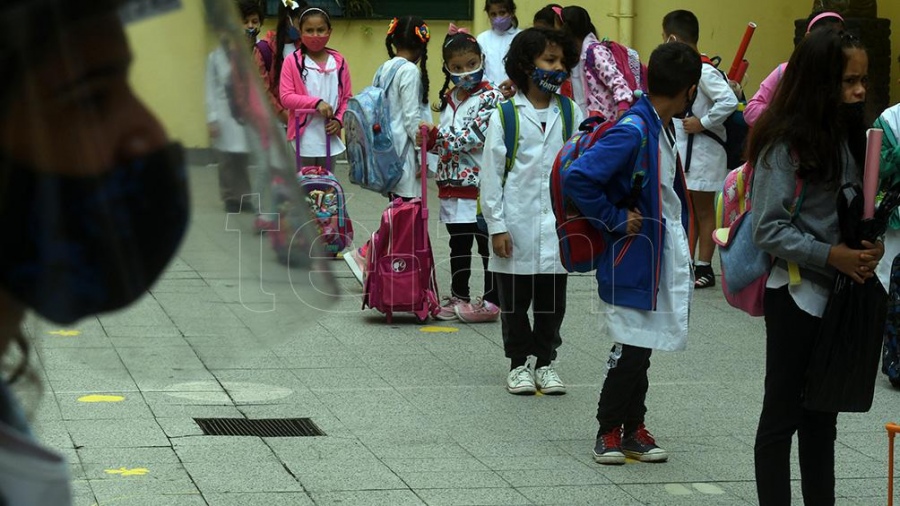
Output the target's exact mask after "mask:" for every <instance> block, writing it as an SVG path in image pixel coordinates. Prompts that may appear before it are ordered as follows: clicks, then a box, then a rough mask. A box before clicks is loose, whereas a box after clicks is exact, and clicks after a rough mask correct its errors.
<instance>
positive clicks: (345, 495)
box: [210, 490, 425, 506]
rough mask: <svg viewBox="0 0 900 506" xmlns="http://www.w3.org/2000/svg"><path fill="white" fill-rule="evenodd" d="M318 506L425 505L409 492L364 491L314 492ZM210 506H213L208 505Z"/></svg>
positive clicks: (314, 498)
mask: <svg viewBox="0 0 900 506" xmlns="http://www.w3.org/2000/svg"><path fill="white" fill-rule="evenodd" d="M311 495H312V498H313V500H315V503H316V504H317V505H318V506H421V505H424V504H425V503H424V502H422V500H421V499H419V497H418V496H417V495H416V494H415V493H414V492H413V491H411V490H364V491H345V492H314V493H313V494H311ZM210 506H213V505H212V504H210Z"/></svg>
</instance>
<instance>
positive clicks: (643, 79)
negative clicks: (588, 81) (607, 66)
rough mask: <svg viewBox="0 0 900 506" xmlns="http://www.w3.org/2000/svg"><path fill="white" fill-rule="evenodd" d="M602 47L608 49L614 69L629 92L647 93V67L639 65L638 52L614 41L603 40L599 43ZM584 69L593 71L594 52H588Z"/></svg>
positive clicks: (594, 62) (594, 65) (594, 63)
mask: <svg viewBox="0 0 900 506" xmlns="http://www.w3.org/2000/svg"><path fill="white" fill-rule="evenodd" d="M600 43H601V44H603V46H604V47H606V48H607V49H609V52H610V53H611V54H612V57H613V61H615V62H616V68H617V69H618V70H619V73H621V74H622V77H624V78H625V82H626V83H628V87H629V88H631V91H633V92H638V91H640V92H641V93H647V66H646V65H644V64H643V63H641V57H640V55H639V54H638V52H637V51H636V50H634V49H632V48H630V47H627V46H623V45H622V44H619V43H618V42H616V41H613V40H609V39H608V38H604V39H603V40H602V41H600ZM584 65H585V68H589V69H593V68H595V67H596V65H597V62H596V61H595V60H594V52H593V51H588V53H587V59H586V61H585V64H584Z"/></svg>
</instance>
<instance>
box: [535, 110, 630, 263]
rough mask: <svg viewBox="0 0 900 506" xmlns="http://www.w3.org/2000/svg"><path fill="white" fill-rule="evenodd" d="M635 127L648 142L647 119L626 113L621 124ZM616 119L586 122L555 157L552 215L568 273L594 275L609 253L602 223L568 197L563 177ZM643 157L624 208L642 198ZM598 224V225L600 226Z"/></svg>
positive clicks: (551, 175) (551, 199)
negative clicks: (586, 213)
mask: <svg viewBox="0 0 900 506" xmlns="http://www.w3.org/2000/svg"><path fill="white" fill-rule="evenodd" d="M618 123H620V124H623V125H632V126H633V127H634V128H637V129H638V131H640V133H641V143H642V144H643V143H644V142H646V139H647V133H646V130H647V128H646V125H645V124H644V120H643V119H641V117H640V116H638V115H636V114H627V113H626V114H625V116H623V117H622V118H621V119H620V120H619V122H618ZM618 123H617V122H616V121H615V120H609V121H607V120H604V119H603V118H601V117H593V118H588V119H586V120H585V121H584V122H583V123H582V124H581V126H580V127H579V128H578V130H579V131H578V133H576V134H575V135H574V136H573V137H572V138H571V139H569V140H568V141H567V142H566V143H565V145H564V146H563V148H562V149H561V150H560V151H559V154H558V155H557V156H556V160H555V161H554V162H553V170H552V172H551V173H550V201H551V202H552V205H553V215H554V216H555V217H556V235H557V236H558V237H559V256H560V261H561V262H562V265H563V267H564V268H565V269H566V271H567V272H591V271H593V270H595V269H596V268H597V263H598V260H599V257H600V255H602V254H603V253H604V252H605V251H606V238H605V237H604V235H603V232H602V231H601V229H602V228H605V225H603V224H600V223H598V224H595V223H594V222H593V220H591V219H590V218H586V217H585V216H584V215H582V214H581V211H579V210H578V208H577V207H576V206H575V204H574V203H573V202H572V199H570V198H569V197H567V196H566V188H565V185H563V174H564V173H565V172H566V171H567V170H569V167H570V166H571V165H572V162H574V161H575V160H577V159H578V157H580V156H581V155H582V154H583V153H585V152H586V151H587V150H588V149H590V148H591V146H593V145H594V144H596V143H597V141H598V140H600V139H601V138H602V137H603V135H604V134H606V132H607V131H608V130H609V129H610V128H612V127H613V125H616V124H618ZM639 160H640V157H638V159H637V160H635V166H634V171H633V173H632V178H631V180H632V192H631V195H629V198H628V199H627V200H628V201H627V202H623V203H622V205H623V206H626V207H629V208H631V207H634V206H635V205H636V204H637V200H638V198H640V191H641V188H642V187H643V183H644V172H643V171H641V170H639V163H640V161H639ZM598 225H599V226H598Z"/></svg>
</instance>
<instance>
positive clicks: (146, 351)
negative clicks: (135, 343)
mask: <svg viewBox="0 0 900 506" xmlns="http://www.w3.org/2000/svg"><path fill="white" fill-rule="evenodd" d="M120 355H121V357H122V362H124V363H125V365H126V366H127V367H128V368H129V369H131V368H134V369H162V368H172V369H206V366H205V365H204V364H203V362H201V361H200V359H199V358H198V357H197V354H196V353H194V349H193V348H191V347H190V346H187V345H184V346H153V347H149V348H128V349H127V350H122V351H121V352H120Z"/></svg>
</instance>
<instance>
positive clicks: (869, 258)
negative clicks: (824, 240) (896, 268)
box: [828, 241, 884, 283]
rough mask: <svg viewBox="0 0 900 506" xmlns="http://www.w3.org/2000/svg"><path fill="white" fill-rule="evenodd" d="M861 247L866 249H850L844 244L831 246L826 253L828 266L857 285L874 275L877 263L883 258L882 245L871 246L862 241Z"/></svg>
mask: <svg viewBox="0 0 900 506" xmlns="http://www.w3.org/2000/svg"><path fill="white" fill-rule="evenodd" d="M862 244H863V247H864V248H867V249H851V248H850V247H849V246H847V245H846V244H844V243H841V244H838V245H837V246H832V247H831V251H829V253H828V265H830V266H832V267H834V268H835V269H837V270H839V271H841V272H843V273H844V274H846V275H847V276H850V278H851V279H853V281H855V282H857V283H865V281H866V280H867V279H869V278H871V277H872V276H874V275H875V268H876V267H878V261H879V260H881V257H882V256H884V244H882V243H878V244H877V245H875V244H872V243H870V242H868V241H863V243H862Z"/></svg>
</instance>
